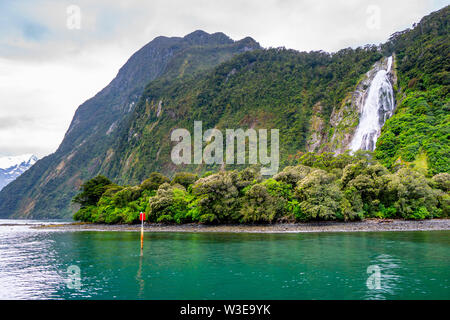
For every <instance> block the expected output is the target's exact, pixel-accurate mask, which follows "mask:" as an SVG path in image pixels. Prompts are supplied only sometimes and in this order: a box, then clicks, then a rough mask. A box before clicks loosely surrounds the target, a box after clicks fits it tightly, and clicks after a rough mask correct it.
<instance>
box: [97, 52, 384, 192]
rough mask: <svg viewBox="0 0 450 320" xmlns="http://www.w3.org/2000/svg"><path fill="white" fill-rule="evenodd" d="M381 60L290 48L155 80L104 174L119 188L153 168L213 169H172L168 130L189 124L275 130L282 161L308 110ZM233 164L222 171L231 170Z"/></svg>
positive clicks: (295, 143) (327, 107) (302, 140)
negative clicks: (199, 122)
mask: <svg viewBox="0 0 450 320" xmlns="http://www.w3.org/2000/svg"><path fill="white" fill-rule="evenodd" d="M380 58H381V54H380V53H379V52H378V51H377V49H376V47H370V46H369V47H366V48H359V49H356V50H352V49H345V50H342V51H340V52H338V53H336V54H333V55H331V54H328V53H324V52H311V53H302V52H297V51H294V50H285V49H269V50H255V51H252V52H246V53H244V54H241V55H239V56H237V57H235V58H234V59H232V60H231V61H229V62H226V63H223V64H221V65H220V66H218V67H216V68H215V69H214V70H213V71H212V72H209V73H205V74H200V75H198V76H196V77H193V78H192V79H183V80H182V81H180V80H178V79H175V80H173V81H170V82H166V81H161V80H157V81H154V82H152V83H151V84H150V85H149V86H148V87H147V88H146V90H145V92H144V94H143V96H142V98H141V100H140V101H139V103H138V104H137V106H136V109H135V110H134V112H133V116H132V120H131V121H130V123H128V124H126V126H124V127H123V128H121V129H120V130H121V137H120V139H119V140H118V141H117V143H116V144H115V145H113V146H111V148H110V150H109V154H110V155H111V158H110V159H108V161H105V163H104V173H105V174H106V175H107V176H109V177H114V179H115V180H117V181H118V182H120V183H134V184H136V183H139V182H140V181H142V180H143V179H145V178H146V177H147V176H148V175H149V174H150V173H151V172H152V171H160V172H162V173H165V174H168V175H171V174H173V173H174V172H175V171H180V170H188V171H196V172H199V173H201V172H204V171H207V170H213V169H218V167H219V166H218V165H211V166H206V165H201V166H198V165H186V166H184V167H183V166H176V165H174V164H173V162H172V161H171V158H170V155H171V149H172V147H173V145H174V144H173V143H172V142H171V139H170V133H171V132H172V130H174V129H177V128H186V129H188V130H189V131H190V132H191V133H193V124H194V120H202V121H203V128H204V130H207V129H210V128H216V129H219V130H221V131H222V132H223V133H225V130H226V129H238V128H242V129H247V128H253V129H279V130H280V157H281V159H280V160H281V162H282V164H284V165H285V164H288V163H289V159H291V158H292V157H293V156H294V155H295V154H296V153H297V152H298V151H301V150H304V149H305V145H306V138H307V136H308V134H309V131H310V128H309V119H310V118H311V114H312V109H313V106H314V105H317V104H320V105H322V106H323V110H322V111H323V116H324V118H325V119H329V118H330V114H331V113H332V110H333V109H334V108H335V107H337V106H339V105H340V104H341V101H342V100H343V99H344V98H345V96H346V95H347V93H348V92H350V91H351V90H353V89H354V87H355V85H356V84H357V81H358V79H359V78H360V77H361V75H362V74H364V73H365V72H367V71H368V70H369V69H370V68H371V66H372V65H373V64H374V63H375V62H376V61H378V60H379V59H380ZM233 167H234V166H227V168H233Z"/></svg>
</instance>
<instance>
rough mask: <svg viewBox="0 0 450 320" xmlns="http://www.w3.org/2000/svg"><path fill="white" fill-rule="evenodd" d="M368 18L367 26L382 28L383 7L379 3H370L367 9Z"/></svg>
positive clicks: (375, 28)
mask: <svg viewBox="0 0 450 320" xmlns="http://www.w3.org/2000/svg"><path fill="white" fill-rule="evenodd" d="M366 14H368V15H369V16H368V18H367V20H366V26H367V28H368V29H370V30H380V28H381V8H380V7H379V6H377V5H370V6H368V7H367V9H366Z"/></svg>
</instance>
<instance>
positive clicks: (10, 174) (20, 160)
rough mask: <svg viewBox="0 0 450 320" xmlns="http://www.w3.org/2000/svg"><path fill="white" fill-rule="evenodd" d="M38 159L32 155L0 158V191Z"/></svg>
mask: <svg viewBox="0 0 450 320" xmlns="http://www.w3.org/2000/svg"><path fill="white" fill-rule="evenodd" d="M37 160H38V158H37V157H36V156H35V155H33V154H24V155H20V156H12V157H1V158H0V190H1V189H3V188H4V187H5V186H6V185H7V184H9V183H10V182H11V181H14V180H15V179H16V178H17V177H18V176H20V175H21V174H22V173H24V172H25V171H27V170H28V169H29V168H30V167H31V166H32V165H33V164H35V163H36V161H37Z"/></svg>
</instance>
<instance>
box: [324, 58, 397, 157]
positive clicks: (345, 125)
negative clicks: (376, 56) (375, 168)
mask: <svg viewBox="0 0 450 320" xmlns="http://www.w3.org/2000/svg"><path fill="white" fill-rule="evenodd" d="M393 61H394V57H393V58H392V61H390V60H389V58H383V59H382V60H380V61H378V62H377V63H375V64H374V66H373V67H372V68H371V69H370V70H369V71H368V72H367V73H366V74H365V75H364V78H363V79H362V80H361V81H360V82H359V83H358V84H357V86H356V89H355V91H353V92H352V93H350V94H349V95H348V97H347V98H346V99H344V101H343V102H342V104H341V107H340V108H339V109H337V110H336V109H335V110H333V113H332V115H331V119H330V125H331V127H332V130H333V135H332V137H331V139H330V143H329V144H328V145H326V146H325V147H324V148H323V149H322V150H321V151H333V152H335V153H336V154H340V153H343V152H345V151H346V150H349V149H352V150H353V151H356V150H359V149H363V150H371V151H373V150H374V149H375V142H376V138H378V135H379V131H376V132H373V133H372V135H371V136H370V137H366V139H365V140H366V141H367V143H364V144H362V143H360V142H361V141H358V142H355V143H354V145H353V146H352V142H353V141H354V137H355V133H356V132H357V128H358V125H359V124H360V118H361V116H362V115H366V113H364V106H366V107H367V104H366V102H367V99H368V98H369V93H370V88H371V85H372V84H373V82H374V80H375V81H376V82H377V84H376V85H377V86H378V81H379V78H377V75H378V76H379V77H380V76H384V75H381V74H380V71H383V70H388V69H389V70H388V71H387V72H386V71H385V77H386V79H388V80H389V82H390V83H389V85H390V87H391V93H387V91H389V90H387V89H386V90H387V91H386V90H384V91H383V90H382V91H376V92H373V91H374V90H372V94H371V95H370V98H371V99H372V100H374V98H378V99H380V100H383V99H384V100H385V101H384V102H383V103H381V104H380V106H381V107H380V108H379V112H381V114H380V115H379V117H378V118H377V119H375V120H376V122H377V123H376V124H375V125H376V127H377V128H379V129H381V127H382V126H383V124H384V123H385V121H386V120H387V119H388V118H389V117H390V116H391V115H392V113H393V112H394V107H395V106H394V104H393V103H394V102H393V94H392V86H393V85H394V84H396V82H397V75H396V72H395V68H394V67H391V64H392V65H393ZM379 92H380V93H379ZM373 103H374V102H373ZM387 106H389V107H387ZM374 118H375V117H372V118H367V117H366V116H365V120H364V121H365V123H364V125H367V124H370V120H371V119H374ZM363 135H364V134H362V136H363ZM359 140H363V139H359ZM369 141H370V143H369Z"/></svg>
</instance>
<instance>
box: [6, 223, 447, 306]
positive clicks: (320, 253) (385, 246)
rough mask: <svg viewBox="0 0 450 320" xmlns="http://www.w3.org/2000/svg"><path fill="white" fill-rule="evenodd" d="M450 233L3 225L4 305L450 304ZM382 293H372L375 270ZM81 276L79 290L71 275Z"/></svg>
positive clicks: (376, 291)
mask: <svg viewBox="0 0 450 320" xmlns="http://www.w3.org/2000/svg"><path fill="white" fill-rule="evenodd" d="M449 235H450V232H448V231H437V232H402V233H394V232H390V233H388V232H385V233H334V234H333V233H322V234H220V233H204V234H200V233H147V234H146V238H145V245H144V250H143V252H142V254H141V252H140V234H139V232H48V231H42V230H35V229H31V228H30V227H29V226H26V225H23V224H22V225H11V223H3V224H2V222H1V221H0V298H1V299H86V298H95V299H116V298H117V299H449V298H450V283H449V279H448V270H449V267H450V262H449V260H448V257H449V254H450V242H449ZM373 265H375V266H378V267H379V270H380V289H374V290H370V289H369V288H368V287H367V279H368V277H369V276H370V274H368V273H367V268H368V267H369V266H373ZM70 266H76V267H78V268H79V270H80V272H81V274H80V275H81V278H80V279H81V289H79V290H78V289H74V288H69V287H68V286H67V281H68V280H69V276H70V275H69V274H68V273H67V269H68V267H70Z"/></svg>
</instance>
